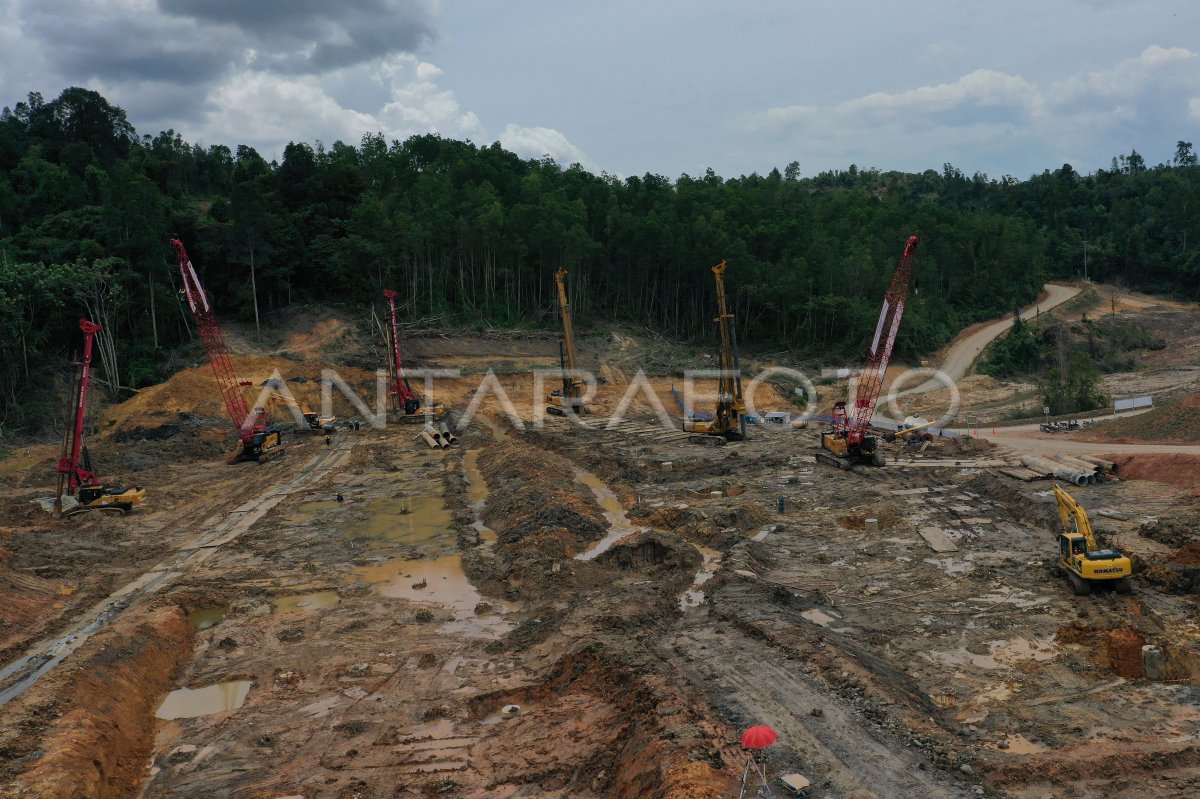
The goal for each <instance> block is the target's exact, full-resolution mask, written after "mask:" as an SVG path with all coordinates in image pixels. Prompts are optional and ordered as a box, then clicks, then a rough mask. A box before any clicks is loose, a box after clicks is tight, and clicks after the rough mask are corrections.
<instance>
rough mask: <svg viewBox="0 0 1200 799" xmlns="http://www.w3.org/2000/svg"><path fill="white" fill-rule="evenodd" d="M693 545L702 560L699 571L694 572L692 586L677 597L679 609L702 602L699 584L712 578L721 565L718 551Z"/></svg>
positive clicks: (695, 605) (703, 599)
mask: <svg viewBox="0 0 1200 799" xmlns="http://www.w3.org/2000/svg"><path fill="white" fill-rule="evenodd" d="M694 546H695V547H696V551H698V552H699V553H700V554H701V555H702V556H703V557H704V562H703V563H702V564H701V565H700V571H698V572H696V577H695V579H693V580H692V586H691V587H690V588H689V589H688V590H686V591H684V592H683V596H681V597H679V609H680V610H688V609H689V608H698V607H700V606H701V605H703V604H704V602H705V596H704V591H702V590H701V586H703V585H704V584H705V583H707V582H708V581H709V580H711V579H712V578H713V575H714V574H716V573H717V567H718V566H720V565H721V553H720V552H718V551H717V550H715V549H709V548H708V547H702V546H700V545H698V544H696V545H694Z"/></svg>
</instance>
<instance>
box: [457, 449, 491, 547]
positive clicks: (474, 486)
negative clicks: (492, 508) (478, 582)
mask: <svg viewBox="0 0 1200 799" xmlns="http://www.w3.org/2000/svg"><path fill="white" fill-rule="evenodd" d="M463 474H464V475H465V476H466V478H467V503H468V504H469V505H470V506H471V515H472V517H473V518H474V521H472V522H471V526H472V527H474V528H475V530H476V531H478V533H479V538H480V540H481V541H483V543H485V544H488V545H491V544H494V543H496V531H495V530H493V529H492V528H490V527H488V526H487V525H486V524H484V523H483V507H484V505H486V504H487V498H488V493H489V490H488V484H487V480H485V479H484V477H483V473H482V472H481V471H479V450H477V449H471V450H467V451H466V452H465V453H464V454H463Z"/></svg>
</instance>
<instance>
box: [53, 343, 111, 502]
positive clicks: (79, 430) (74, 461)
mask: <svg viewBox="0 0 1200 799" xmlns="http://www.w3.org/2000/svg"><path fill="white" fill-rule="evenodd" d="M79 329H80V330H82V331H83V364H82V369H81V370H80V375H79V393H78V395H77V396H76V398H75V399H76V401H75V423H74V425H73V427H72V428H71V435H72V438H71V451H70V453H68V454H67V455H66V456H65V457H63V458H60V459H59V461H58V473H59V474H60V475H62V476H63V477H66V479H67V493H68V494H72V495H74V494H75V493H76V492H78V490H79V487H80V486H81V485H84V486H90V485H96V484H97V483H98V482H99V479H98V478H97V477H96V473H95V472H93V471H92V464H91V459H90V458H89V457H88V453H87V447H86V446H84V443H83V424H84V420H85V419H86V418H87V397H88V383H89V381H90V379H91V375H92V340H93V339H94V338H95V336H96V334H97V333H99V332H100V330H101V327H100V325H98V324H96V323H95V322H93V321H91V320H90V319H80V320H79ZM61 487H62V478H61V477H60V478H59V488H60V490H59V495H60V496H61V495H62V490H61Z"/></svg>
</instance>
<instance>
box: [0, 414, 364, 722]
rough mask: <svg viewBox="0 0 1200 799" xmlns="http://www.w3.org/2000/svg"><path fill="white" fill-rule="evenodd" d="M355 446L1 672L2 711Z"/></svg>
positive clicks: (221, 524)
mask: <svg viewBox="0 0 1200 799" xmlns="http://www.w3.org/2000/svg"><path fill="white" fill-rule="evenodd" d="M353 447H354V440H353V439H350V438H348V437H345V436H339V437H338V439H337V441H336V444H335V445H334V446H332V447H330V448H329V449H326V450H325V451H323V452H321V453H319V454H318V455H316V456H315V457H313V458H312V459H311V460H310V461H309V462H308V463H307V464H305V466H304V467H303V468H302V469H301V471H300V473H299V474H298V475H296V476H295V477H293V478H292V479H290V480H288V481H287V482H286V483H283V484H281V485H278V486H275V487H273V488H271V489H269V490H267V491H266V492H264V493H263V494H260V495H259V496H258V497H256V498H255V499H252V500H250V501H249V502H246V503H244V504H242V505H240V506H239V507H237V508H234V509H233V510H231V511H229V512H227V513H226V514H225V515H224V516H223V517H220V518H219V519H217V520H216V521H215V524H213V525H212V526H210V527H208V528H207V529H205V530H204V531H203V532H201V533H200V534H199V535H198V536H197V537H196V538H194V539H193V540H191V541H189V542H187V543H185V544H184V545H183V546H181V547H179V548H178V550H177V551H176V553H175V554H174V555H172V556H171V557H169V558H168V559H167V560H165V561H162V562H161V563H159V564H158V565H157V566H155V567H154V568H152V569H150V570H149V571H146V572H144V573H143V574H142V575H141V576H140V577H138V578H137V579H136V580H134V581H132V582H130V583H128V584H127V585H125V586H124V587H122V588H120V589H118V590H117V591H115V592H113V593H112V594H109V596H108V597H106V598H105V599H104V600H103V601H102V602H101V603H100V604H98V605H96V606H95V607H93V608H92V609H91V610H89V611H88V612H86V613H84V614H83V616H82V618H81V619H80V620H79V621H77V622H76V623H75V625H74V626H72V627H71V628H70V629H69V630H67V631H66V632H64V633H63V634H62V635H60V636H58V637H57V638H54V639H51V640H49V641H42V642H39V643H37V644H35V645H34V646H33V647H31V649H30V650H29V651H28V652H27V653H26V654H25V655H24V656H22V657H20V658H17V659H16V660H14V661H13V662H12V663H9V664H8V665H7V666H5V667H4V668H3V669H0V685H4V686H5V687H4V688H3V689H2V690H0V707H4V706H5V705H7V704H8V703H9V702H11V701H12V700H13V699H16V698H17V697H19V696H20V695H21V694H23V693H25V691H27V690H29V688H30V687H32V686H33V685H34V684H35V683H36V682H37V681H38V680H39V679H41V678H42V677H43V676H45V675H46V674H47V673H49V672H50V671H52V670H53V669H54V668H55V667H57V666H58V665H59V664H60V663H62V662H63V661H64V660H66V659H67V658H68V657H70V656H71V654H72V653H74V652H75V651H76V650H78V649H79V648H80V647H81V646H83V645H84V644H85V643H86V642H87V641H88V639H89V638H91V637H92V636H93V635H95V634H96V633H97V632H99V631H100V630H103V629H105V628H106V627H107V626H108V625H109V624H111V623H112V622H113V621H114V620H115V619H117V618H118V617H119V616H120V615H121V614H122V613H123V612H124V611H125V610H127V609H128V608H129V607H130V606H131V605H133V604H134V603H135V602H137V601H139V600H141V599H143V598H145V597H149V596H153V595H154V594H156V593H158V592H159V591H161V590H162V589H163V588H164V587H166V586H167V585H170V584H171V583H172V582H174V581H175V580H176V579H178V578H179V577H180V576H182V575H183V574H185V573H186V572H187V571H188V570H189V569H191V568H192V567H194V566H196V565H198V564H200V563H202V562H204V561H205V560H207V559H208V558H209V557H211V556H212V555H213V554H214V553H215V552H216V551H217V549H218V548H219V547H221V546H223V545H225V544H228V543H230V542H231V541H234V540H236V539H237V537H238V536H240V535H241V534H242V533H244V532H246V530H248V529H250V527H251V526H252V525H253V524H254V523H255V522H257V521H258V520H259V519H261V518H262V517H263V516H265V515H266V514H267V512H268V511H270V510H271V509H272V508H274V507H275V506H276V505H278V504H279V503H280V502H282V501H283V500H284V499H285V498H286V497H287V495H288V494H291V493H294V492H295V491H298V490H299V489H301V488H303V487H305V486H306V485H308V484H309V483H312V482H316V481H319V480H321V479H322V478H324V477H325V476H326V475H328V474H329V472H331V471H332V470H333V469H335V468H337V467H338V466H340V465H342V464H343V463H345V461H346V460H347V459H348V458H349V456H350V452H351V450H352V449H353Z"/></svg>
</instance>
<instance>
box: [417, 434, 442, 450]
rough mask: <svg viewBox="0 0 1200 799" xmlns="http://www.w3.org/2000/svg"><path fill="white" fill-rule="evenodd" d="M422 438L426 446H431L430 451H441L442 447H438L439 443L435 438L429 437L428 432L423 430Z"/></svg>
mask: <svg viewBox="0 0 1200 799" xmlns="http://www.w3.org/2000/svg"><path fill="white" fill-rule="evenodd" d="M420 438H421V440H422V441H424V442H425V443H426V444H428V445H429V448H430V449H441V447H440V446H439V445H438V442H437V441H435V440H434V438H433V436H431V435H429V433H428V432H427V431H425V430H422V431H421V435H420Z"/></svg>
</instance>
